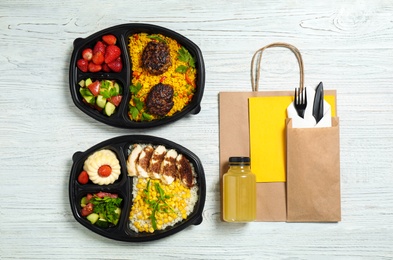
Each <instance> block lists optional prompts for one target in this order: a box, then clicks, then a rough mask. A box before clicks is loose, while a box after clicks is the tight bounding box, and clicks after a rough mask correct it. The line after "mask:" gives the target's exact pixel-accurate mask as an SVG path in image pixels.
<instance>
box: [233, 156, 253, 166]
mask: <svg viewBox="0 0 393 260" xmlns="http://www.w3.org/2000/svg"><path fill="white" fill-rule="evenodd" d="M250 161H251V160H250V157H240V156H238V157H229V164H230V165H243V164H246V165H249V164H250Z"/></svg>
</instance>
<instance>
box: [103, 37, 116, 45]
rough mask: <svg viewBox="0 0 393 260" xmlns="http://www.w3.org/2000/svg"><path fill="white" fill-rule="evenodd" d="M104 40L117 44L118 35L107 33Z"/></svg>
mask: <svg viewBox="0 0 393 260" xmlns="http://www.w3.org/2000/svg"><path fill="white" fill-rule="evenodd" d="M102 40H103V41H104V42H105V43H106V44H108V45H115V44H116V37H115V36H114V35H112V34H107V35H104V36H102Z"/></svg>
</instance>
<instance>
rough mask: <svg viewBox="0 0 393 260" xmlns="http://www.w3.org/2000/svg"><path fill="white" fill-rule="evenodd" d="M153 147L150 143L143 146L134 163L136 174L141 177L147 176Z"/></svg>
mask: <svg viewBox="0 0 393 260" xmlns="http://www.w3.org/2000/svg"><path fill="white" fill-rule="evenodd" d="M153 152H154V148H153V147H152V146H151V145H147V146H145V147H144V148H143V149H142V151H141V153H140V155H139V159H138V163H137V165H136V169H137V172H138V173H137V175H138V176H139V177H142V178H148V177H149V172H148V170H149V165H150V159H151V156H152V155H153Z"/></svg>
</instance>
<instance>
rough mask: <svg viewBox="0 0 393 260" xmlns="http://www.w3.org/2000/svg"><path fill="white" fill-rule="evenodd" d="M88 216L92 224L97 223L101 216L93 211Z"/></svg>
mask: <svg viewBox="0 0 393 260" xmlns="http://www.w3.org/2000/svg"><path fill="white" fill-rule="evenodd" d="M86 218H87V220H88V221H90V223H91V224H95V223H96V222H97V221H98V219H99V218H100V216H98V214H97V213H91V214H89V215H88V216H87V217H86Z"/></svg>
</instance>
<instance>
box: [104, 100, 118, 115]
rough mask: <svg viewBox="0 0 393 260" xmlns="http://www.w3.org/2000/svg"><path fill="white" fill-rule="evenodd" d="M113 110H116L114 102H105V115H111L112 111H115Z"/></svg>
mask: <svg viewBox="0 0 393 260" xmlns="http://www.w3.org/2000/svg"><path fill="white" fill-rule="evenodd" d="M115 110H116V106H115V105H114V104H112V103H111V102H106V104H105V108H104V113H105V115H107V116H111V115H113V113H115Z"/></svg>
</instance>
